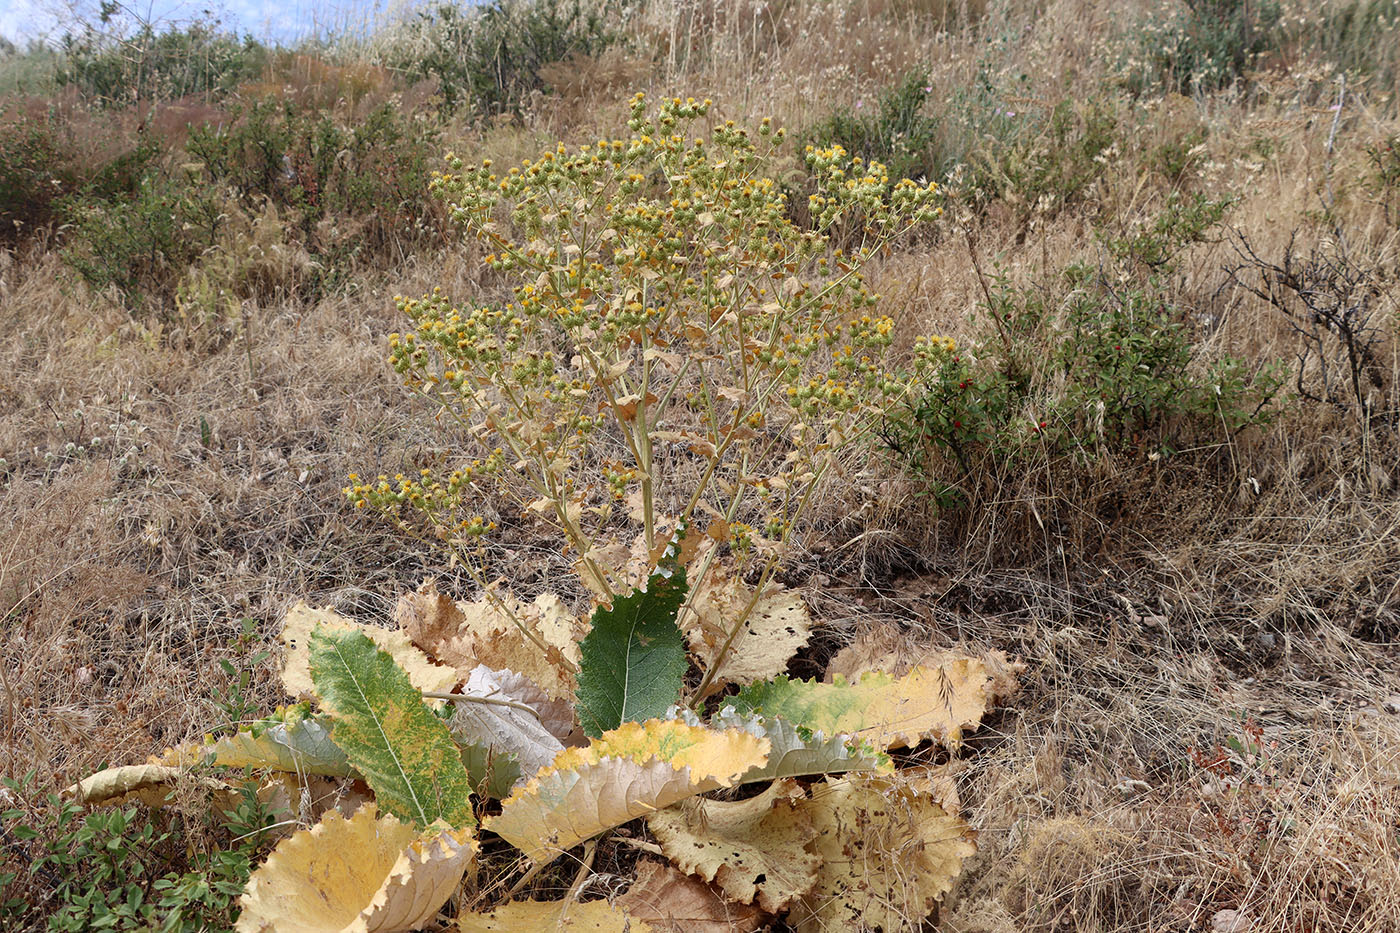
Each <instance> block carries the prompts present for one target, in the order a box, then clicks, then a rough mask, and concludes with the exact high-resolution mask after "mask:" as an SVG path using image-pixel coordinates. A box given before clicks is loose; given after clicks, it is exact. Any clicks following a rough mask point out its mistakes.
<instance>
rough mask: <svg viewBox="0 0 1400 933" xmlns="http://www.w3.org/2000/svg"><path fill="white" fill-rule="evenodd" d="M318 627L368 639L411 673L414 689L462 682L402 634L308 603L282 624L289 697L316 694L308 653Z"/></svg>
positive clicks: (442, 687) (284, 681) (426, 690)
mask: <svg viewBox="0 0 1400 933" xmlns="http://www.w3.org/2000/svg"><path fill="white" fill-rule="evenodd" d="M318 625H319V626H323V627H324V628H325V629H326V630H327V631H342V632H361V633H363V634H364V635H366V636H368V637H369V639H370V640H371V641H373V642H374V643H375V644H376V645H378V646H379V647H380V648H383V649H384V650H385V651H387V652H389V654H390V655H391V656H392V657H393V659H394V661H395V662H396V663H397V664H398V665H399V667H401V668H403V669H404V670H405V671H407V672H408V677H409V679H410V680H411V681H413V686H415V687H417V688H418V689H419V691H421V692H424V693H439V692H445V691H448V690H451V689H452V688H453V687H455V686H456V685H457V682H458V681H459V680H460V679H461V678H460V677H459V675H458V673H457V671H455V670H454V669H452V668H450V667H443V666H442V665H440V664H434V663H432V662H431V661H429V660H428V657H427V655H425V654H423V652H421V651H419V650H418V649H417V648H416V647H414V645H413V643H412V642H410V641H409V640H408V636H407V635H405V634H404V633H403V632H396V631H394V630H393V629H388V628H381V627H379V626H377V625H360V624H359V623H356V622H351V621H350V620H349V619H347V618H345V617H343V616H340V615H337V614H336V613H334V612H332V611H331V610H329V609H312V608H311V607H310V606H308V605H306V603H297V604H296V605H295V606H293V607H292V608H291V610H290V611H288V612H287V616H286V618H285V619H284V620H283V621H282V636H281V637H282V644H283V645H285V646H286V655H285V657H284V659H283V663H282V685H283V687H284V688H285V689H286V691H287V694H288V695H289V696H293V697H303V696H306V697H309V696H313V695H314V694H315V688H314V685H313V684H312V682H311V667H310V661H309V658H308V654H307V650H308V648H309V647H310V644H311V632H312V630H314V629H315V628H316V626H318Z"/></svg>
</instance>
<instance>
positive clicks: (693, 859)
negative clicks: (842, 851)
mask: <svg viewBox="0 0 1400 933" xmlns="http://www.w3.org/2000/svg"><path fill="white" fill-rule="evenodd" d="M805 798H806V794H805V793H804V792H803V790H802V788H801V787H800V786H799V785H798V783H797V782H796V781H794V780H791V779H784V780H781V781H774V782H773V783H772V784H771V785H769V787H768V789H767V790H765V791H764V792H763V793H761V794H759V795H758V796H757V797H750V798H749V799H748V800H736V801H725V800H705V799H699V798H697V799H694V800H685V801H682V802H681V803H680V804H679V805H678V806H674V807H668V808H666V809H665V810H661V811H658V812H656V813H653V814H652V815H651V816H649V817H647V828H648V829H649V830H651V834H652V835H653V836H655V837H656V838H657V841H659V842H660V843H661V852H662V853H663V854H664V855H665V856H666V857H667V858H669V859H670V860H671V861H672V862H674V863H675V865H676V867H677V868H679V869H681V870H682V871H686V872H689V873H691V874H692V875H699V876H700V877H701V878H704V879H705V880H706V881H712V882H714V883H715V884H717V885H719V888H720V890H722V891H723V892H724V893H725V895H726V896H727V897H729V898H730V899H731V900H735V901H738V902H739V903H741V904H752V903H753V902H754V899H755V898H757V899H758V903H759V906H760V907H762V908H763V909H764V910H766V911H768V912H769V913H777V912H778V911H780V910H782V909H784V908H785V907H787V905H788V904H790V903H791V902H792V901H793V899H794V898H797V897H799V896H801V895H803V894H806V893H807V892H808V891H809V890H811V888H812V885H814V884H816V880H817V866H818V865H820V864H821V859H820V858H819V857H817V856H815V855H813V854H812V853H810V852H808V851H807V845H808V843H810V842H811V841H812V840H813V839H815V838H816V836H817V831H816V829H814V828H813V826H812V818H811V815H810V814H808V813H807V812H805V811H804V810H803V809H802V807H801V801H802V800H804V799H805Z"/></svg>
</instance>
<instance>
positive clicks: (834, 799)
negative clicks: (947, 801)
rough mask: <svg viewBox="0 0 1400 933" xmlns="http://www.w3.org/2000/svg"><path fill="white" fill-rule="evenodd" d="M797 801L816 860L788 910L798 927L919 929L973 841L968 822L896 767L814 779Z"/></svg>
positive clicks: (822, 932) (812, 930) (813, 931)
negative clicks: (807, 794)
mask: <svg viewBox="0 0 1400 933" xmlns="http://www.w3.org/2000/svg"><path fill="white" fill-rule="evenodd" d="M803 809H804V810H806V811H807V812H808V813H810V814H811V816H812V824H813V826H814V827H815V828H816V831H817V838H816V840H815V841H814V842H813V844H812V847H811V848H812V851H813V852H814V853H815V854H816V855H818V856H820V858H821V866H820V867H819V868H818V869H817V881H816V884H815V885H814V886H813V887H812V890H811V892H810V893H808V894H807V895H806V896H805V897H803V898H802V899H801V901H800V902H799V905H798V906H797V907H796V908H794V909H793V911H792V913H791V914H790V915H789V921H790V922H791V923H792V924H793V925H794V926H795V927H796V928H797V930H798V933H861V931H865V930H872V929H877V928H878V929H882V930H884V931H885V933H891V931H894V930H908V929H918V928H919V926H920V925H921V923H922V921H923V919H924V917H926V916H928V914H929V913H930V912H931V911H932V910H933V906H934V904H935V903H936V902H937V901H938V899H939V898H941V897H942V896H943V894H944V893H946V892H947V891H948V889H949V888H950V887H952V883H953V879H954V878H955V877H957V875H958V873H959V872H961V871H962V863H963V860H964V859H965V858H967V857H968V856H970V855H972V854H973V853H974V852H975V851H976V849H977V847H976V846H975V845H973V843H972V841H971V835H972V834H971V832H970V831H969V830H968V828H967V824H966V823H964V822H963V821H962V820H961V819H959V818H958V817H956V816H953V815H951V814H949V813H948V812H947V811H945V810H944V809H943V808H942V807H941V806H939V805H938V804H937V803H936V802H935V801H934V800H933V798H932V797H930V796H928V795H925V794H923V793H920V792H919V791H917V790H915V789H913V788H911V787H910V786H909V785H907V784H906V783H904V782H903V781H901V779H900V777H899V775H898V774H894V775H890V776H887V777H877V776H873V775H853V776H851V777H848V778H841V779H838V780H832V781H828V782H827V783H825V784H818V785H816V786H814V787H813V788H812V797H811V799H810V800H809V801H807V802H806V803H805V804H803Z"/></svg>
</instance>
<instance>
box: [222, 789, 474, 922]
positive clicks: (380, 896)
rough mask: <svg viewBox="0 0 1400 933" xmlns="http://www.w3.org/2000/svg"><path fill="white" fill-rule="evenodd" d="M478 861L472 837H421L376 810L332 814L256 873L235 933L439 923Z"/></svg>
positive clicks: (439, 833) (464, 833)
mask: <svg viewBox="0 0 1400 933" xmlns="http://www.w3.org/2000/svg"><path fill="white" fill-rule="evenodd" d="M475 856H476V842H475V840H474V839H473V838H472V831H471V829H464V830H460V831H457V832H453V831H450V830H447V829H437V830H436V831H434V830H430V832H429V833H427V834H420V833H419V832H418V831H417V830H416V829H414V828H413V827H412V826H409V825H408V824H406V823H401V822H399V821H398V820H396V819H394V818H393V817H391V816H380V815H379V813H378V811H377V810H376V809H375V807H374V805H373V804H366V805H365V806H363V807H361V808H360V809H359V810H358V811H357V812H356V813H355V815H354V816H353V817H351V818H350V819H348V820H347V819H345V818H344V817H343V816H341V815H340V814H339V813H338V812H337V811H335V810H330V811H327V812H326V814H325V815H324V816H323V817H322V818H321V822H319V823H317V824H316V825H315V826H313V827H312V828H311V829H309V830H302V831H301V832H298V833H296V834H295V835H293V836H290V837H289V838H287V839H284V840H283V841H282V842H281V843H280V844H279V845H278V846H277V848H276V849H274V850H273V851H272V854H271V855H270V856H268V858H267V861H266V862H264V863H263V864H262V866H261V867H259V868H258V870H257V871H255V872H253V876H252V877H251V878H249V879H248V887H247V889H246V890H245V891H244V893H243V897H242V898H241V899H240V901H239V903H240V905H241V906H242V908H243V913H242V914H241V915H240V917H239V919H238V926H237V930H238V933H400V931H404V930H417V929H420V928H422V927H423V926H424V925H426V924H427V923H428V922H429V921H430V920H432V919H433V918H434V917H435V916H437V912H438V910H439V909H440V908H441V907H442V905H443V904H445V903H446V902H447V899H448V898H449V897H451V896H452V892H453V891H454V890H455V889H456V887H457V885H458V883H459V882H460V881H461V880H462V875H463V874H464V873H465V872H466V870H467V868H468V867H469V866H470V865H471V863H472V860H473V859H474V858H475Z"/></svg>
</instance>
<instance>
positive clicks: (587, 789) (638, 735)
mask: <svg viewBox="0 0 1400 933" xmlns="http://www.w3.org/2000/svg"><path fill="white" fill-rule="evenodd" d="M767 756H768V741H767V739H763V738H759V737H757V736H754V735H751V734H749V733H747V732H743V731H741V730H729V731H725V732H718V731H714V730H710V729H704V728H699V727H695V726H689V725H686V724H684V723H680V722H665V721H661V720H651V721H649V722H647V723H625V724H624V725H623V726H622V727H620V728H618V729H615V730H612V731H611V732H607V733H604V734H603V735H602V736H601V737H600V738H598V739H596V740H595V741H594V742H592V743H590V744H589V745H588V746H586V747H584V748H570V749H566V750H565V751H563V752H562V753H561V754H560V755H559V757H558V758H557V759H556V760H555V763H554V767H553V768H550V769H546V770H544V771H541V772H540V773H539V775H538V776H537V777H536V778H535V779H534V780H533V781H531V782H530V783H529V784H526V785H525V786H523V787H521V788H518V789H517V790H516V792H515V793H514V794H512V795H511V796H510V798H508V799H507V800H506V801H505V802H504V803H502V805H501V812H500V814H499V815H497V816H493V817H491V818H490V819H489V820H488V821H487V823H486V828H488V829H490V830H492V831H493V832H495V833H497V834H498V835H500V836H501V837H502V838H504V839H505V840H506V841H507V842H509V843H511V844H512V845H514V846H515V847H516V848H518V849H520V850H521V851H522V852H524V853H525V854H526V855H527V856H529V857H530V858H531V859H532V860H534V861H536V862H548V861H551V860H553V859H554V858H556V857H558V856H559V855H560V854H561V853H563V852H564V851H566V850H567V849H569V848H571V847H573V846H575V845H577V844H578V843H580V842H583V841H584V840H586V839H591V838H592V837H594V836H596V835H598V834H599V833H601V832H604V831H605V830H608V829H611V828H612V827H614V826H620V825H621V824H623V823H626V822H628V821H629V820H633V819H636V818H637V817H640V816H647V815H649V814H651V813H654V812H655V811H657V810H659V809H662V808H663V807H668V806H670V805H671V804H673V803H676V802H677V801H680V800H684V799H685V798H687V797H692V796H694V795H696V794H701V793H705V792H706V791H711V790H716V789H718V788H721V787H732V786H733V785H734V783H735V781H736V780H737V778H738V777H739V776H740V775H741V774H743V773H744V772H745V771H747V770H749V769H750V768H753V767H757V766H761V765H762V764H763V762H764V761H766V760H767Z"/></svg>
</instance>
